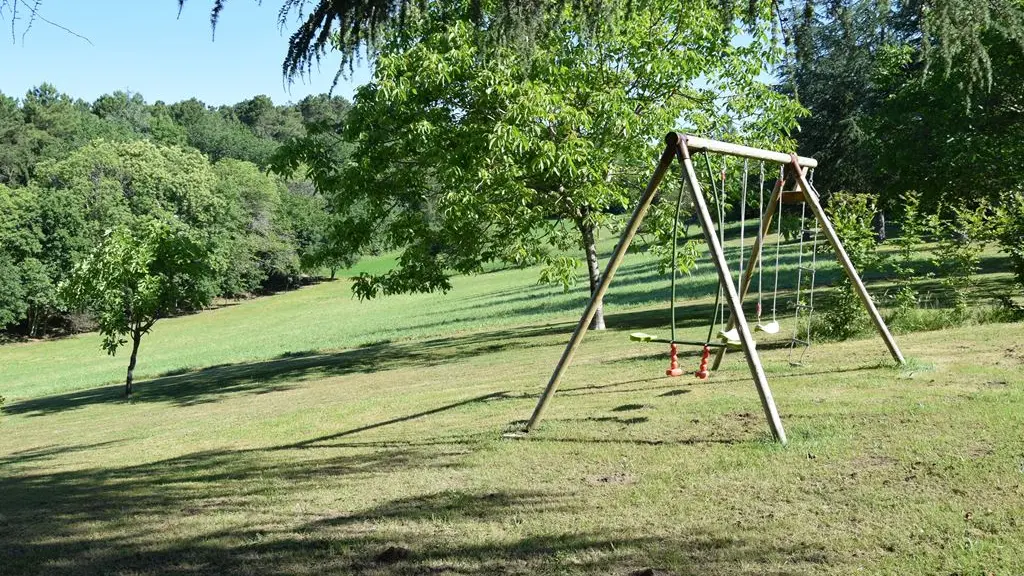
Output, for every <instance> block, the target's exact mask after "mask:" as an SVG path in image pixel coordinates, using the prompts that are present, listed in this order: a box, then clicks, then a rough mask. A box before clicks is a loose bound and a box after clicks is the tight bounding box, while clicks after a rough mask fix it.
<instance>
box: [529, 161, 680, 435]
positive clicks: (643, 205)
mask: <svg viewBox="0 0 1024 576" xmlns="http://www.w3.org/2000/svg"><path fill="white" fill-rule="evenodd" d="M676 150H677V147H676V146H675V144H674V142H666V146H665V151H664V152H662V154H661V160H660V161H659V162H658V167H657V168H656V169H655V171H654V175H653V176H651V180H650V182H648V183H647V189H646V190H645V191H644V194H643V196H641V197H640V202H639V203H638V204H637V206H636V209H635V210H633V216H632V217H630V219H629V222H628V223H627V225H626V229H625V230H623V232H622V236H621V237H620V238H619V243H618V244H617V245H616V246H615V251H614V252H612V256H611V259H610V260H608V266H607V267H606V268H605V270H604V274H603V275H602V276H601V283H600V284H598V287H597V290H596V291H595V292H594V294H593V295H591V297H590V302H589V303H588V304H587V309H586V311H584V312H583V316H582V317H580V321H579V323H578V324H576V330H574V331H573V333H572V337H570V338H569V343H568V344H566V346H565V350H564V351H563V352H562V357H561V358H560V359H559V360H558V364H557V365H556V366H555V371H554V372H553V373H552V374H551V379H550V380H548V385H547V387H546V388H545V389H544V393H543V394H542V395H541V397H540V399H539V400H538V401H537V406H536V407H535V408H534V409H533V414H532V415H531V416H530V420H529V422H527V424H526V431H527V432H529V431H530V430H533V428H534V427H535V426H536V425H537V423H538V422H540V419H541V416H543V414H544V409H545V408H547V406H548V403H549V402H551V398H552V397H553V396H554V395H555V391H556V390H558V384H559V383H560V382H561V380H562V374H564V373H565V369H566V368H568V367H569V364H570V363H571V362H572V357H573V356H574V355H575V354H576V349H577V348H578V347H579V345H580V342H581V341H582V340H583V336H584V334H586V333H587V329H588V328H590V322H591V320H593V319H594V314H595V313H596V312H597V305H598V303H599V302H601V300H602V299H603V298H604V295H605V292H607V291H608V285H609V284H611V283H612V278H614V277H615V271H616V270H618V269H619V265H620V264H621V263H622V258H623V257H624V256H625V255H626V251H627V250H628V249H629V244H630V243H631V242H632V241H633V237H634V236H636V232H637V230H639V229H640V223H641V222H643V219H644V216H646V215H647V209H648V208H650V206H651V202H652V201H653V200H654V195H655V194H656V193H657V191H658V186H659V185H660V184H661V181H662V179H663V178H664V177H665V173H666V172H668V169H669V168H670V167H671V166H672V160H673V159H674V157H675V155H676Z"/></svg>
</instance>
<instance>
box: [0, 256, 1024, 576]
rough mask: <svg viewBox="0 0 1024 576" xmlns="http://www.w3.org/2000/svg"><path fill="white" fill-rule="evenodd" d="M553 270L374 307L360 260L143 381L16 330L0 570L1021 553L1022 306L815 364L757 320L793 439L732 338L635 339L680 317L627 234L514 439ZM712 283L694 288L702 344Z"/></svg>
mask: <svg viewBox="0 0 1024 576" xmlns="http://www.w3.org/2000/svg"><path fill="white" fill-rule="evenodd" d="M607 247H608V245H607V243H606V244H605V248H606V249H607ZM788 266H790V268H789V269H790V270H791V266H792V262H790V263H789V264H788ZM990 272H991V274H992V277H993V278H996V279H999V278H1003V277H1004V273H1003V272H1002V269H1001V268H1000V267H999V266H992V267H991V270H990ZM828 274H829V273H828V272H825V273H824V275H825V279H826V281H827V280H828ZM535 279H536V270H507V271H500V272H494V273H490V274H486V275H481V276H477V277H473V278H460V279H457V281H456V282H457V284H456V289H455V291H453V292H452V293H451V294H449V295H447V296H442V295H419V296H408V297H400V298H394V299H387V300H381V301H378V302H371V303H360V302H358V301H355V300H353V299H352V298H351V296H350V294H349V293H348V292H347V281H345V280H340V281H337V282H332V283H323V284H320V285H316V286H311V287H307V288H304V289H302V290H299V291H296V292H292V293H288V294H282V295H279V296H274V297H271V298H264V299H257V300H253V301H248V302H243V303H239V304H237V305H235V306H229V307H225V308H221V309H218V310H214V311H208V312H203V313H201V314H197V315H192V316H188V317H182V318H176V319H171V320H164V321H161V322H160V323H158V324H157V330H156V331H155V332H154V334H152V335H151V336H149V337H148V340H147V341H144V343H143V350H142V353H141V356H140V362H141V368H142V371H143V372H145V373H146V374H149V375H150V376H151V377H150V378H149V379H148V380H145V381H142V382H140V383H139V385H138V393H137V394H136V395H135V397H134V398H133V399H132V400H130V401H125V400H123V399H122V397H121V396H120V388H119V386H118V385H117V384H116V382H118V381H119V380H120V377H121V371H122V370H123V366H122V364H123V361H124V359H123V358H120V357H119V358H117V359H114V360H110V359H106V358H105V357H103V356H102V355H101V353H100V352H99V349H98V340H97V338H96V337H95V336H94V335H85V336H81V337H77V338H72V339H65V340H61V341H55V342H39V343H28V344H18V345H14V346H5V347H3V348H0V363H2V365H3V370H2V374H0V392H2V393H3V394H4V395H5V396H7V397H8V402H7V404H6V406H5V407H4V413H3V415H2V416H0V433H2V437H3V443H2V444H0V573H3V574H23V573H24V574H29V573H52V574H64V573H67V574H111V573H120V574H157V573H176V574H199V573H203V574H207V573H209V574H252V573H288V574H311V573H360V574H389V575H390V574H427V573H433V574H524V575H525V574H531V575H532V574H631V573H637V574H639V573H655V574H709V573H714V574H823V573H824V574H854V573H871V574H988V573H992V574H1018V573H1022V572H1024V545H1022V544H1021V543H1022V542H1024V520H1022V518H1024V437H1022V435H1021V430H1022V424H1024V411H1022V406H1024V336H1022V334H1024V332H1022V329H1024V325H1022V324H1020V323H1017V324H1013V323H1002V324H987V325H982V326H968V327H961V328H955V329H947V330H940V331H931V332H922V333H915V334H907V335H902V336H900V338H899V342H900V345H901V346H902V347H903V351H904V353H905V354H906V355H907V356H908V357H909V358H910V359H911V362H910V363H909V365H908V366H907V367H905V368H895V367H893V366H892V362H891V359H889V358H888V355H887V352H886V350H885V347H884V345H883V344H882V343H881V341H880V340H878V339H877V338H874V337H868V338H863V339H858V340H852V341H846V342H841V343H830V344H822V345H819V346H815V347H812V348H811V349H810V350H809V351H808V353H807V355H806V357H805V358H804V364H805V365H804V366H803V367H794V366H791V365H790V364H789V363H788V361H787V357H788V351H787V349H786V347H785V346H784V341H785V334H780V335H779V336H777V337H776V338H775V339H774V340H768V339H762V341H761V342H760V344H759V348H760V350H761V352H762V356H763V358H764V361H765V367H766V370H767V373H768V377H769V381H770V383H771V386H772V390H773V392H774V395H775V398H776V400H777V402H778V405H779V409H780V411H781V414H782V418H783V422H784V424H785V426H786V428H787V431H788V433H789V436H790V444H789V445H788V446H786V447H780V446H778V445H776V444H774V443H772V442H771V441H770V439H769V435H768V431H767V427H766V425H765V423H764V418H763V415H762V414H761V411H760V405H759V402H758V399H757V394H756V392H755V390H754V388H753V386H752V384H751V383H750V379H749V373H748V372H747V371H746V367H745V364H744V363H743V362H742V361H741V360H740V358H739V357H738V356H737V355H730V356H729V357H728V359H727V361H726V362H725V364H724V365H723V370H722V371H720V372H718V373H716V374H715V375H714V376H713V377H712V379H711V380H710V381H708V382H706V383H701V382H698V381H696V380H695V379H693V378H690V377H684V378H679V379H670V378H665V377H664V376H662V374H663V371H664V369H665V367H666V364H667V359H666V357H665V351H664V349H663V347H662V346H657V345H645V344H640V343H635V342H630V341H629V340H628V338H627V334H628V332H630V331H633V330H645V331H649V332H659V331H660V332H664V331H665V329H666V324H667V310H665V308H664V302H665V300H666V298H667V292H666V291H665V289H666V288H667V287H666V286H665V280H664V279H663V278H660V277H658V276H657V274H656V273H654V270H653V267H652V266H651V261H650V258H647V257H645V256H643V255H634V256H631V257H630V259H629V260H627V267H626V269H625V270H624V271H623V274H622V275H621V276H620V282H618V283H617V284H616V289H615V290H613V292H614V294H613V295H612V297H611V298H610V299H609V302H608V324H609V327H610V328H611V329H610V330H608V331H606V332H604V333H592V334H590V335H588V337H587V340H586V341H585V343H584V345H583V347H582V348H581V349H580V352H579V355H578V356H577V361H576V362H575V364H574V365H573V366H572V368H571V369H570V370H569V372H568V374H567V377H566V380H565V381H564V383H563V387H562V389H561V392H560V393H559V395H558V396H557V397H556V399H555V402H554V403H553V404H552V406H551V409H550V411H549V412H548V414H547V418H546V420H545V422H544V424H543V425H542V426H541V427H540V428H539V429H538V430H537V431H535V432H534V433H532V434H530V435H529V436H528V437H527V438H523V439H506V438H503V437H502V433H503V432H505V431H508V430H513V429H516V428H518V426H520V425H521V421H522V420H523V419H525V418H526V417H527V416H529V413H530V410H531V409H532V408H533V405H534V403H535V400H536V396H537V394H538V393H539V391H540V389H541V388H542V387H543V384H544V383H545V382H546V380H547V377H548V376H549V374H550V370H551V368H552V367H553V365H554V363H555V361H556V360H557V358H558V356H559V354H560V353H561V349H562V346H564V343H565V340H566V338H567V337H568V333H569V332H570V331H571V329H572V325H573V320H574V318H575V316H576V315H577V314H578V312H579V309H580V308H582V304H583V301H584V299H585V296H584V295H583V293H582V290H575V291H572V292H570V293H569V294H562V293H561V290H560V289H558V288H555V287H538V286H535V285H534V282H535ZM876 284H880V282H877V283H876ZM714 287H715V285H714V282H713V280H712V277H711V276H710V271H709V270H707V267H706V266H705V267H704V268H702V271H701V272H700V274H698V275H695V276H694V277H693V278H692V279H690V280H688V282H687V284H686V287H685V293H686V295H687V296H691V297H693V298H694V300H692V301H691V302H688V305H687V306H686V307H684V308H681V310H680V311H681V313H682V316H683V318H684V320H683V324H684V326H685V328H684V330H685V331H686V332H685V333H686V334H687V335H688V336H692V337H694V338H701V337H702V334H701V332H702V330H704V329H706V328H705V326H706V318H707V317H708V316H709V315H710V311H711V310H710V304H711V301H712V293H713V291H714ZM784 328H789V327H788V326H787V325H786V323H785V322H784ZM682 362H683V365H684V367H686V368H687V369H692V368H694V367H695V366H696V362H697V358H696V351H694V350H686V351H685V353H684V355H683V358H682ZM161 372H170V374H166V375H164V376H156V375H158V374H160V373H161ZM104 384H106V385H104ZM648 569H649V570H651V571H652V572H644V571H645V570H648Z"/></svg>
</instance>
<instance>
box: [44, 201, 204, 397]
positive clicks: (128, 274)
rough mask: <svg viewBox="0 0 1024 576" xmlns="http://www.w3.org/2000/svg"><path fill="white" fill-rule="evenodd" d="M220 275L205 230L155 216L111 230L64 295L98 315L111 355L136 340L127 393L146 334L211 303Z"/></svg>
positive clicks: (78, 267) (77, 270)
mask: <svg viewBox="0 0 1024 576" xmlns="http://www.w3.org/2000/svg"><path fill="white" fill-rule="evenodd" d="M214 277H215V271H214V269H213V267H212V265H211V252H210V249H209V246H208V245H207V244H206V243H205V242H204V241H203V239H202V237H201V235H198V234H196V233H195V231H193V230H190V229H189V228H188V227H187V226H184V225H182V224H180V223H177V224H172V223H170V222H164V221H160V220H156V219H150V220H147V221H145V222H143V223H140V225H139V226H137V229H136V230H133V229H132V228H130V227H128V226H124V225H121V226H117V227H116V228H114V229H112V230H110V231H109V232H107V233H106V234H105V235H104V237H103V239H102V241H101V242H100V244H99V245H98V246H97V247H96V248H95V250H93V252H92V253H91V254H89V256H88V257H86V258H85V259H84V260H83V261H82V262H80V263H79V264H78V265H76V266H75V269H74V272H73V273H72V275H71V278H70V280H69V281H68V282H67V283H66V284H64V285H62V286H61V294H62V296H63V298H64V299H65V300H66V301H67V302H68V304H69V305H70V306H72V307H74V308H77V309H81V310H88V311H90V312H92V313H93V314H95V315H96V318H97V320H98V322H99V330H100V334H101V335H102V336H103V349H104V350H106V351H107V353H108V354H110V355H111V356H113V355H115V354H116V353H117V350H118V348H120V347H121V346H122V345H124V344H126V343H128V341H129V340H130V341H131V343H132V351H131V356H130V358H129V360H128V375H127V377H126V378H125V395H126V396H127V395H131V393H132V379H133V374H134V371H135V366H136V360H137V358H138V353H139V345H140V344H141V342H142V336H143V335H145V334H148V333H149V331H150V330H151V329H152V328H153V325H154V324H155V323H156V322H157V320H159V319H161V318H165V317H167V316H169V315H172V314H175V313H177V312H182V311H191V310H197V309H199V308H202V307H203V306H206V305H207V304H209V302H210V299H211V298H212V296H213V285H214V284H213V282H212V280H213V278H214Z"/></svg>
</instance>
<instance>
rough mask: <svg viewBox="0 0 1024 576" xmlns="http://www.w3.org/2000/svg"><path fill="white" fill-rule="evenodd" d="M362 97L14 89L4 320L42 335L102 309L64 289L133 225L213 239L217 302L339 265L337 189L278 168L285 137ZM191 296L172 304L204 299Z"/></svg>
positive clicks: (2, 222) (0, 282) (1, 225)
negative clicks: (333, 230)
mask: <svg viewBox="0 0 1024 576" xmlns="http://www.w3.org/2000/svg"><path fill="white" fill-rule="evenodd" d="M349 107H350V103H349V102H348V101H347V100H345V99H344V98H341V97H330V96H327V95H317V96H310V97H307V98H304V99H303V100H301V101H300V102H298V103H297V104H289V105H274V103H273V102H272V101H271V100H270V98H268V97H266V96H256V97H254V98H251V99H248V100H245V101H242V102H239V103H237V104H235V105H233V106H219V107H213V106H208V105H206V104H204V103H203V102H200V101H199V100H196V99H189V100H185V101H182V102H177V103H173V104H165V103H163V102H155V103H152V104H149V103H147V102H146V101H145V100H144V98H143V97H142V96H141V95H139V94H134V93H127V92H114V93H112V94H106V95H103V96H101V97H99V98H98V99H96V100H95V101H94V102H92V103H89V102H85V101H83V100H80V99H75V98H73V97H71V96H69V95H67V94H64V93H61V92H59V91H58V90H57V89H56V88H55V87H54V86H52V85H49V84H43V85H41V86H38V87H35V88H33V89H31V90H29V91H28V92H27V93H26V94H25V95H24V96H23V97H22V98H18V99H15V98H12V97H9V96H6V95H3V94H0V331H3V332H6V333H7V334H8V335H11V336H30V337H40V336H44V335H46V334H49V333H54V332H58V333H59V332H71V331H75V330H77V329H79V328H80V327H81V326H79V324H80V321H81V320H82V319H83V318H89V319H90V320H94V319H96V317H97V316H96V314H95V308H91V310H92V312H93V313H92V314H89V315H88V316H83V315H79V314H76V307H75V306H72V304H74V300H75V298H71V294H70V293H64V292H62V287H63V286H64V285H65V284H67V283H68V282H69V281H70V280H71V279H72V277H73V276H74V273H75V270H76V267H78V266H79V265H81V264H82V263H83V262H85V261H86V260H87V259H88V258H90V257H91V256H93V253H94V252H95V251H96V250H97V247H98V246H104V245H105V244H104V243H105V242H115V240H116V239H117V238H120V241H121V242H122V244H123V243H124V242H125V241H126V238H128V236H131V237H132V238H135V240H139V238H142V237H147V238H149V237H151V236H152V238H150V239H151V240H152V239H154V238H156V237H157V236H159V235H160V234H164V236H166V235H167V234H170V237H173V238H176V239H178V240H181V238H184V237H189V238H193V239H194V240H196V241H197V242H199V244H198V245H199V246H200V247H201V248H202V251H203V254H204V261H205V262H206V263H207V264H208V265H209V266H208V267H209V268H210V273H209V274H204V275H203V276H202V282H201V283H202V287H201V291H202V293H203V294H205V295H206V296H204V298H201V299H200V301H202V302H203V303H205V302H206V301H207V300H208V298H207V296H208V297H215V296H222V297H238V296H243V295H247V294H252V293H264V292H268V291H274V290H281V289H288V288H291V287H294V286H297V285H298V284H299V282H300V280H301V278H302V276H303V275H311V274H318V273H319V272H320V271H321V270H324V269H330V270H332V271H333V269H335V268H336V267H337V266H338V265H339V264H340V263H341V260H339V259H338V258H336V257H334V256H332V255H331V254H330V250H329V240H328V231H329V227H330V220H329V213H328V209H327V203H326V200H325V198H324V197H323V196H322V195H321V194H319V193H318V192H317V191H316V189H315V188H314V187H313V186H312V184H311V183H310V182H308V181H306V180H304V179H301V178H298V179H296V178H288V177H285V176H281V175H278V174H275V173H273V172H272V171H271V170H270V168H271V167H272V164H273V161H274V158H275V154H276V153H277V152H278V150H279V149H280V148H281V146H282V144H283V143H285V142H288V141H290V140H293V139H296V138H305V137H307V136H308V134H309V133H310V132H311V131H312V130H314V129H315V128H316V127H318V126H327V125H335V124H337V123H338V122H340V121H341V120H342V118H343V117H344V115H345V114H346V113H347V111H348V109H349ZM331 149H332V150H333V151H335V153H337V154H343V153H344V150H343V149H342V147H340V146H331ZM154 227H155V228H154ZM161 227H163V228H161ZM158 230H163V231H162V232H158ZM168 230H170V231H171V232H173V234H171V233H170V232H168ZM179 233H180V234H179ZM154 234H155V235H156V236H154ZM181 234H184V236H181ZM154 241H155V240H154ZM179 246H183V245H181V244H179ZM136 248H138V246H136ZM137 251H138V250H137ZM171 276H173V274H171ZM197 289H198V288H197ZM79 300H80V299H79ZM187 300H188V299H187V298H186V299H184V300H183V301H182V302H179V303H177V304H175V305H174V306H168V307H167V309H166V310H164V311H163V312H162V313H163V314H164V315H166V314H171V313H175V312H178V311H181V310H188V309H190V308H194V306H193V305H192V304H191V303H190V302H188V301H187ZM78 303H79V304H82V302H78ZM197 303H198V301H197ZM79 308H80V307H79ZM86 324H87V325H91V322H87V323H86Z"/></svg>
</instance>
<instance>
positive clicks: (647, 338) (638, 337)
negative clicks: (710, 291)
mask: <svg viewBox="0 0 1024 576" xmlns="http://www.w3.org/2000/svg"><path fill="white" fill-rule="evenodd" d="M704 157H705V159H707V153H706V152H705V154H704ZM710 169H711V163H710V159H708V170H709V171H710ZM722 179H723V184H724V179H725V169H724V168H723V170H722ZM712 185H714V180H712ZM685 186H686V177H685V175H684V176H683V177H681V178H680V180H679V197H678V198H677V199H676V209H675V216H674V218H673V221H672V276H671V278H672V280H671V292H670V294H671V295H670V297H669V315H670V324H669V330H670V332H669V334H670V337H669V338H667V339H666V338H659V337H657V336H651V335H650V334H646V333H644V332H633V333H632V334H630V335H629V339H630V340H632V341H634V342H659V343H662V344H668V345H669V367H668V369H667V370H665V375H666V376H673V377H675V376H682V375H683V369H682V368H680V367H679V345H680V344H682V345H684V346H700V347H701V348H702V353H701V360H700V367H699V368H698V369H697V370H696V371H695V372H694V376H696V377H697V378H700V379H701V380H705V379H707V377H708V375H709V372H708V358H709V357H710V356H711V349H712V348H726V347H734V348H739V346H740V343H739V341H738V340H737V341H735V342H731V341H726V342H712V341H711V335H712V333H713V332H714V329H715V324H716V321H717V319H718V317H719V316H720V315H724V312H720V310H722V308H723V307H722V306H721V295H722V286H721V282H719V285H718V290H717V291H716V293H715V305H714V307H713V312H712V316H711V323H710V324H709V326H708V335H707V338H705V339H704V341H703V342H699V341H694V340H677V339H676V277H677V276H678V272H679V264H678V262H679V259H678V258H679V216H680V214H681V213H682V206H683V197H684V192H685ZM723 192H724V187H723ZM715 201H716V203H718V205H719V211H718V212H719V220H718V225H719V228H721V226H722V218H723V217H724V211H723V210H722V209H721V202H720V198H719V195H718V190H717V188H716V189H715ZM687 229H689V228H687Z"/></svg>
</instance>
